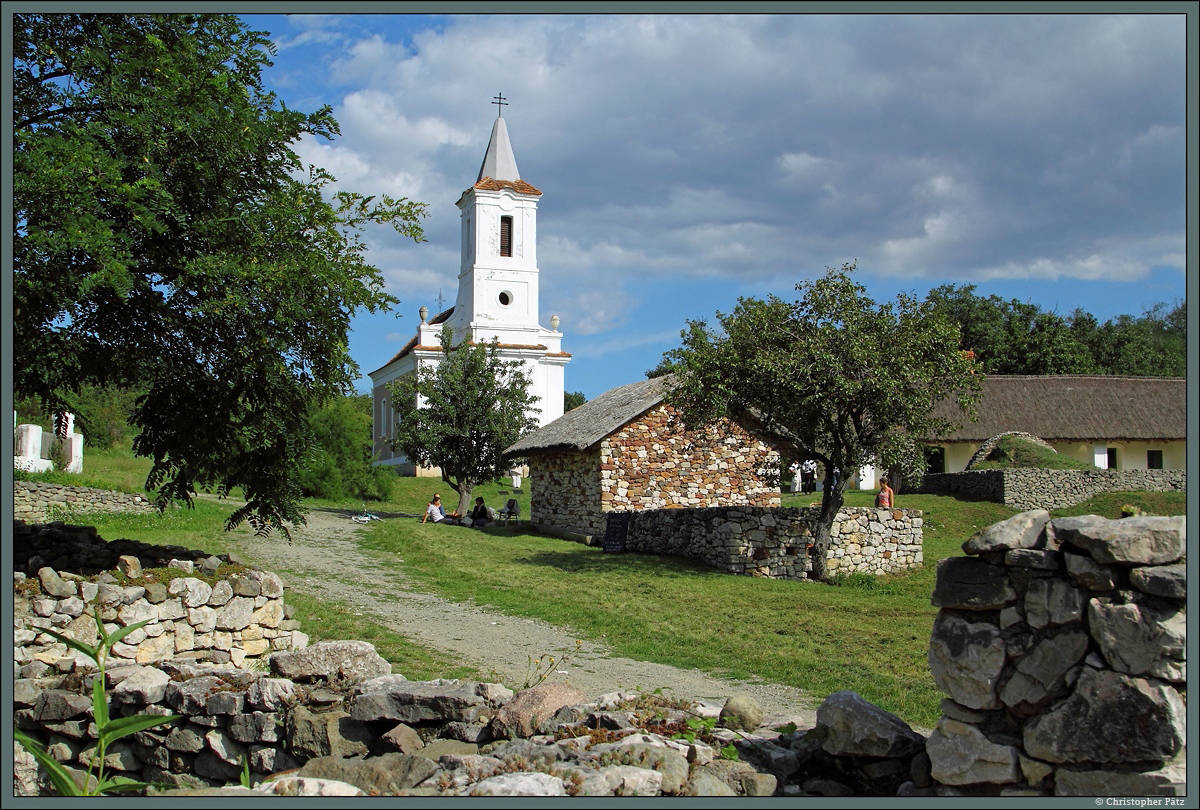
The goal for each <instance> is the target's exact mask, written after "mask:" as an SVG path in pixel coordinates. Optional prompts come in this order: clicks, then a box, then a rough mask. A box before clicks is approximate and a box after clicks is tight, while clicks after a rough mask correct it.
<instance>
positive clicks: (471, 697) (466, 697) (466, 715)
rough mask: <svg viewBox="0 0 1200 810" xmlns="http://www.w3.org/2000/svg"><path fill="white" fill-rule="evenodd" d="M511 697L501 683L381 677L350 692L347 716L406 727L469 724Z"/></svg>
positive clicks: (509, 691)
mask: <svg viewBox="0 0 1200 810" xmlns="http://www.w3.org/2000/svg"><path fill="white" fill-rule="evenodd" d="M512 695H513V693H512V690H511V689H507V688H506V687H504V686H501V685H500V684H487V683H471V682H465V681H457V680H446V679H444V678H440V679H438V680H434V681H409V680H405V679H404V678H403V676H399V675H383V676H380V677H378V678H372V679H371V680H368V681H364V682H362V683H360V684H358V685H357V686H355V687H354V688H353V689H352V690H351V692H350V715H351V716H352V717H354V718H355V719H357V720H363V721H367V722H371V721H376V720H389V721H394V722H399V723H407V724H409V725H414V724H418V723H448V722H451V721H455V720H457V721H460V722H464V723H471V722H474V721H475V720H476V719H477V718H479V717H480V715H481V714H485V713H488V714H490V713H491V712H492V711H494V710H496V709H498V708H500V706H502V705H504V704H505V703H507V702H508V701H509V700H511V699H512Z"/></svg>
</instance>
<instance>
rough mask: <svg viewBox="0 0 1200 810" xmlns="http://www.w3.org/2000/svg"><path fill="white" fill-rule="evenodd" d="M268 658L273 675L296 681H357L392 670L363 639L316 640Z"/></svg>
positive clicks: (389, 672)
mask: <svg viewBox="0 0 1200 810" xmlns="http://www.w3.org/2000/svg"><path fill="white" fill-rule="evenodd" d="M269 660H270V665H271V672H272V673H273V674H275V675H278V676H279V677H281V678H288V679H290V680H293V681H297V682H300V683H310V682H312V681H317V680H331V679H339V680H344V681H361V680H366V679H368V678H375V677H378V676H380V675H390V674H391V672H392V665H391V664H389V663H388V662H387V661H386V660H384V658H383V657H382V656H381V655H379V653H377V652H375V646H374V645H373V644H371V643H369V642H366V641H319V642H317V643H316V644H313V645H312V646H311V647H307V648H306V649H303V650H297V651H295V652H277V653H274V654H272V655H271V657H270V659H269Z"/></svg>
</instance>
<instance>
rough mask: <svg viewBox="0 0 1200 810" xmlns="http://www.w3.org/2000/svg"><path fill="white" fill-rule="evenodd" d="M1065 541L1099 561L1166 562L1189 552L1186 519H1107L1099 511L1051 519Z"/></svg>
mask: <svg viewBox="0 0 1200 810" xmlns="http://www.w3.org/2000/svg"><path fill="white" fill-rule="evenodd" d="M1051 525H1053V527H1054V534H1055V536H1056V537H1057V538H1058V540H1059V542H1060V543H1062V544H1064V545H1065V544H1068V543H1069V544H1071V545H1073V546H1076V547H1077V548H1081V549H1083V550H1084V551H1086V552H1087V553H1088V554H1089V555H1091V557H1092V559H1093V560H1095V561H1096V562H1098V563H1119V564H1121V565H1166V564H1169V563H1174V562H1178V561H1179V559H1180V558H1181V557H1183V555H1184V554H1185V553H1186V551H1187V547H1186V541H1187V519H1186V518H1185V517H1184V516H1183V515H1176V516H1175V517H1130V518H1122V519H1120V520H1108V519H1106V518H1102V517H1100V516H1098V515H1082V516H1080V517H1066V518H1056V519H1055V520H1053V521H1051Z"/></svg>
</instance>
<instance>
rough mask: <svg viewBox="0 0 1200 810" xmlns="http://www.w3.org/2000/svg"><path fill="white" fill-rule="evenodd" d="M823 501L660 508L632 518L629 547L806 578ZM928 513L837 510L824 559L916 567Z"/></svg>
mask: <svg viewBox="0 0 1200 810" xmlns="http://www.w3.org/2000/svg"><path fill="white" fill-rule="evenodd" d="M819 512H820V510H819V509H817V508H787V509H783V508H763V507H738V506H725V507H715V508H710V509H657V510H653V511H645V512H637V513H635V514H634V515H633V517H632V518H631V520H630V525H629V534H628V539H627V541H626V548H627V549H628V550H629V551H638V552H642V553H646V554H669V555H672V556H676V557H687V558H689V559H693V560H699V561H701V562H703V563H706V564H708V565H711V566H714V567H716V568H719V569H720V570H722V571H728V572H729V573H731V574H742V575H745V576H756V577H769V578H771V579H808V578H809V576H810V575H811V572H812V561H811V559H810V558H809V545H810V544H811V538H812V535H813V525H814V523H815V521H816V518H817V515H818V513H819ZM922 514H923V513H922V512H921V511H920V510H917V509H875V508H869V507H853V508H851V507H847V508H844V509H842V510H840V511H839V512H838V516H837V519H836V520H835V521H834V524H833V529H832V533H831V542H830V545H829V550H828V552H827V553H826V558H827V559H828V561H829V569H830V570H831V571H833V572H834V573H847V574H849V573H854V572H861V573H866V574H893V573H898V572H900V571H906V570H908V569H911V568H917V567H919V566H920V565H921V563H922V561H923V560H924V556H923V554H922V550H921V540H922V537H921V526H922V523H923V517H922Z"/></svg>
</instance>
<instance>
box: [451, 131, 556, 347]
mask: <svg viewBox="0 0 1200 810" xmlns="http://www.w3.org/2000/svg"><path fill="white" fill-rule="evenodd" d="M541 196H542V192H540V191H538V190H537V189H536V188H534V187H533V186H531V185H529V184H528V183H526V182H525V181H523V180H522V179H521V176H520V173H519V172H518V171H517V160H516V158H515V157H514V156H513V150H512V144H511V143H509V140H508V128H507V127H506V126H505V124H504V119H503V118H501V117H499V116H497V117H496V122H495V123H494V124H493V125H492V137H491V139H490V140H489V141H488V148H487V153H486V154H485V155H484V157H483V165H482V166H480V168H479V176H478V177H477V178H476V180H475V185H473V186H471V187H470V188H469V189H467V190H466V191H464V192H463V193H462V196H461V197H460V198H459V200H458V207H459V209H460V210H461V211H462V265H461V267H460V269H459V275H458V299H457V301H455V304H454V315H453V317H452V318H451V319H450V324H451V325H452V326H453V327H454V336H455V338H456V339H461V338H462V337H463V336H464V335H467V334H469V335H470V336H471V339H472V340H475V341H490V340H491V339H492V338H493V337H494V338H496V339H498V340H499V341H500V342H501V343H511V344H522V345H535V344H539V343H541V342H542V340H541V338H542V334H541V332H542V328H541V326H539V325H538V266H537V203H538V198H539V197H541Z"/></svg>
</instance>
